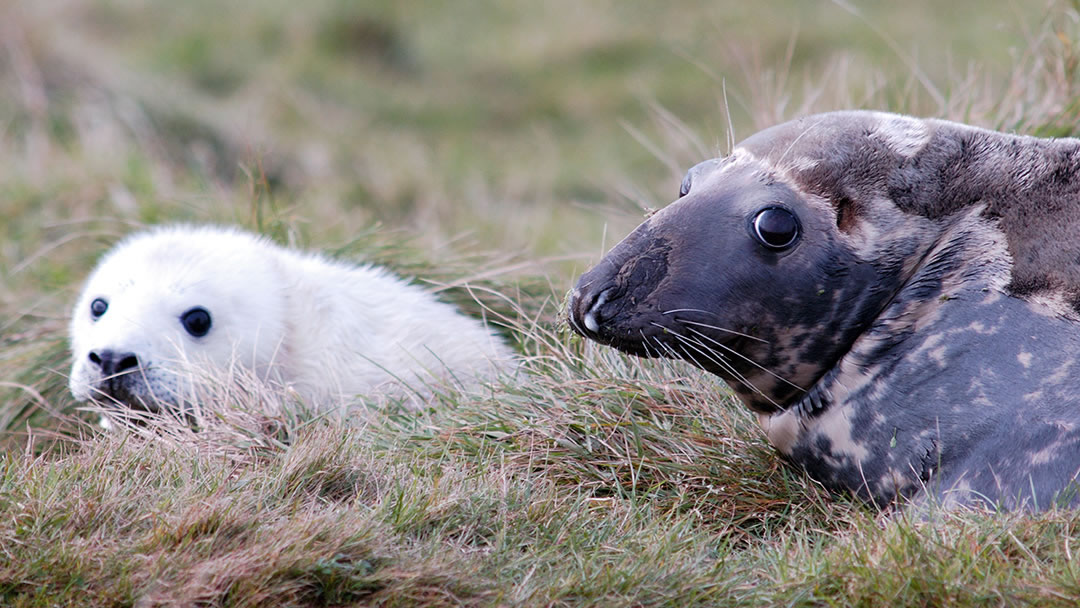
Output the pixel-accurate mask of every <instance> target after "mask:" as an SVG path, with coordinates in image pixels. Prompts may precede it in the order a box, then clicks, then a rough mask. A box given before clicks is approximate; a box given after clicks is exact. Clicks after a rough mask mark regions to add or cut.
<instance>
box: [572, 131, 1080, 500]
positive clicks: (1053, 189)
mask: <svg viewBox="0 0 1080 608" xmlns="http://www.w3.org/2000/svg"><path fill="white" fill-rule="evenodd" d="M682 190H683V192H682V193H681V194H682V197H681V198H680V200H678V201H676V202H675V203H673V204H671V205H669V206H668V207H666V208H664V209H662V210H661V211H660V212H658V213H656V214H655V215H653V216H652V217H651V218H650V219H648V220H647V221H646V222H645V223H643V224H642V225H641V226H640V227H638V229H637V230H635V231H634V232H633V233H632V234H631V235H629V236H628V237H626V239H624V240H623V241H622V242H621V243H619V244H618V245H616V246H615V247H614V248H613V249H612V250H611V251H610V252H609V253H608V254H607V256H606V257H605V258H604V260H602V261H601V262H600V263H599V264H598V265H597V266H596V268H594V269H592V270H590V271H589V272H588V273H586V274H585V275H583V276H582V277H581V279H580V281H579V282H578V285H577V287H576V288H575V290H574V293H573V296H572V298H571V302H570V318H571V323H572V324H573V326H574V327H575V329H577V330H578V331H579V332H581V333H582V334H583V335H585V336H587V337H590V338H593V339H595V340H598V341H600V342H603V343H606V344H610V345H612V346H615V347H616V348H619V349H622V350H625V351H627V352H631V353H634V354H638V355H642V356H670V357H679V358H683V359H687V360H689V361H691V362H693V363H695V364H696V365H698V366H700V367H702V368H704V369H706V370H708V371H711V372H713V373H716V374H717V375H719V376H721V377H722V378H723V379H724V380H726V381H727V382H728V383H729V384H730V385H731V386H732V388H733V389H734V390H735V392H736V393H737V394H738V396H739V397H740V399H742V400H743V401H744V402H745V403H746V404H747V405H748V406H749V407H750V408H751V409H753V410H754V411H755V412H757V414H758V418H759V420H760V422H761V424H762V427H763V428H764V429H765V430H766V433H767V435H768V437H769V440H770V441H771V442H772V443H773V444H774V445H775V446H776V447H777V449H779V450H780V452H781V453H782V454H784V455H785V456H786V457H787V458H789V459H790V460H791V461H792V462H794V463H796V464H798V465H800V466H802V467H804V468H805V469H806V470H807V471H808V472H809V473H810V474H811V475H812V476H814V477H815V478H816V479H818V480H820V481H821V482H822V483H824V484H826V485H828V486H830V487H834V488H838V489H845V490H848V491H851V492H854V493H856V494H858V495H860V496H862V497H864V498H866V499H868V500H871V501H873V502H874V503H876V504H877V505H878V506H881V507H885V506H887V505H890V504H892V503H893V502H894V501H896V500H897V499H900V498H905V497H909V498H917V499H923V498H927V497H931V496H935V497H937V498H940V499H942V500H943V501H944V502H946V503H961V504H974V503H983V504H994V505H998V504H999V505H1002V506H1005V507H1008V508H1017V507H1026V508H1048V507H1050V506H1052V505H1054V504H1061V503H1068V504H1080V495H1078V493H1077V491H1076V490H1077V488H1076V482H1077V476H1078V472H1080V373H1078V370H1080V322H1078V321H1077V320H1076V317H1077V310H1078V309H1080V140H1076V139H1062V140H1049V139H1038V138H1033V137H1019V136H1014V135H1007V134H1003V133H995V132H992V131H986V130H983V129H976V128H972V127H968V126H966V125H959V124H955V123H949V122H945V121H937V120H919V119H915V118H910V117H906V116H896V115H890V114H880V113H872V112H837V113H831V114H822V115H817V116H810V117H807V118H804V119H800V120H797V121H792V122H790V123H786V124H783V125H779V126H777V127H773V128H771V129H768V130H766V131H763V132H761V133H759V134H757V135H755V136H753V137H751V138H750V139H748V140H747V141H746V142H744V143H743V144H741V145H740V146H739V147H737V148H736V149H735V150H734V152H733V153H732V155H731V156H729V157H727V158H723V159H717V160H713V161H706V162H704V163H701V164H700V165H698V166H697V167H695V168H693V169H691V170H690V173H689V175H688V176H687V179H686V180H685V181H684V184H683V189H682Z"/></svg>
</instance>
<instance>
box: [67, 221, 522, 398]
mask: <svg viewBox="0 0 1080 608" xmlns="http://www.w3.org/2000/svg"><path fill="white" fill-rule="evenodd" d="M204 330H205V331H204ZM199 334H204V335H199ZM71 347H72V352H73V357H74V364H73V367H72V371H71V378H70V387H71V391H72V393H73V394H74V396H75V397H76V398H77V399H79V400H87V399H94V400H96V401H99V402H103V403H120V404H124V405H127V406H130V407H135V408H138V409H150V410H154V409H157V407H158V404H159V403H165V404H180V403H183V402H184V401H185V398H186V397H187V396H188V395H190V394H191V390H192V382H193V376H192V374H190V373H188V372H189V371H190V370H191V369H192V367H190V366H199V367H200V368H202V369H205V368H207V367H209V368H211V369H212V370H213V371H227V370H228V369H230V367H233V366H238V367H240V368H242V369H244V370H247V371H251V372H254V373H255V374H257V375H258V377H260V378H265V379H267V380H270V381H272V382H275V383H282V384H285V385H288V386H290V387H291V388H292V389H294V390H295V391H296V392H297V393H298V394H299V395H300V396H301V397H302V398H303V399H305V400H307V401H309V402H310V403H311V404H314V405H317V406H321V407H328V406H335V405H338V404H342V403H345V402H347V401H349V400H350V399H352V398H353V397H356V396H361V397H392V398H398V397H409V396H416V395H423V394H425V393H427V392H428V391H427V390H426V388H425V387H426V386H429V385H431V384H432V383H434V384H437V385H444V384H446V383H447V382H451V383H455V384H459V385H460V384H464V385H466V386H468V385H472V384H474V383H477V382H479V381H482V380H485V379H490V378H493V377H494V376H495V375H496V374H497V373H498V371H499V370H501V369H506V368H507V367H509V366H511V365H512V360H513V357H512V355H511V353H510V350H509V349H508V348H507V347H506V346H505V345H504V344H503V343H502V342H501V340H500V339H499V338H497V337H496V336H495V335H494V334H493V333H492V332H491V331H489V330H488V329H487V328H486V327H485V326H484V325H483V324H482V323H481V322H479V321H477V320H475V319H472V318H469V317H466V316H464V315H462V314H461V313H460V312H458V311H457V310H456V309H455V308H454V307H453V306H451V305H449V304H446V303H443V302H440V301H438V300H437V299H436V298H435V297H434V296H433V295H431V294H430V293H428V292H426V291H424V290H423V289H421V288H420V287H418V286H415V285H412V284H409V283H407V282H406V281H404V280H402V279H400V278H397V277H395V276H393V275H391V274H390V273H389V272H387V271H385V270H383V269H380V268H376V267H372V266H354V265H349V264H344V263H341V262H335V261H332V260H329V259H327V258H325V257H322V256H319V255H314V254H309V253H301V252H297V251H292V250H289V249H285V248H283V247H280V246H277V245H275V244H273V243H271V242H270V241H268V240H266V239H264V238H260V237H257V236H255V235H253V234H249V233H246V232H242V231H239V230H235V229H229V228H218V227H189V226H173V227H162V228H156V229H152V230H149V231H147V232H143V233H139V234H136V235H133V236H131V237H129V238H127V239H126V240H124V241H122V242H121V243H120V244H118V245H117V246H116V247H115V248H114V249H113V250H112V251H111V252H109V253H108V254H107V255H106V256H105V257H104V258H103V259H102V261H101V262H100V263H99V265H98V267H97V269H96V270H95V271H94V272H93V274H92V275H91V276H90V278H89V279H88V280H87V283H86V286H85V288H84V290H83V293H82V295H81V297H80V298H79V301H78V303H77V304H76V306H75V310H74V313H73V317H72V322H71Z"/></svg>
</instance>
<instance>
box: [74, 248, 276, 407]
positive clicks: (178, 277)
mask: <svg viewBox="0 0 1080 608" xmlns="http://www.w3.org/2000/svg"><path fill="white" fill-rule="evenodd" d="M276 253H277V252H276V250H275V249H274V248H273V247H272V246H270V245H269V244H267V243H265V242H263V241H261V240H259V239H258V238H256V237H254V236H251V235H248V234H245V233H241V232H235V231H230V230H225V229H219V228H211V227H205V228H189V227H171V228H164V229H156V230H151V231H148V232H144V233H140V234H137V235H135V236H132V237H129V238H128V239H126V240H124V241H122V242H121V243H120V244H118V245H117V246H116V247H115V248H114V249H113V250H112V251H110V252H109V253H108V254H107V255H106V256H105V257H104V258H103V259H102V260H101V262H100V263H99V264H98V266H97V268H96V269H95V270H94V272H93V273H92V274H91V275H90V278H89V279H88V280H87V282H86V286H85V287H84V289H83V292H82V295H81V296H80V297H79V300H78V303H77V304H76V305H75V309H74V311H73V314H72V320H71V328H70V331H71V350H72V355H73V365H72V368H71V377H70V380H69V386H70V388H71V392H72V394H73V395H74V396H75V398H76V399H78V400H80V401H86V400H94V401H97V402H99V403H102V404H106V405H109V404H113V405H116V404H119V405H125V406H128V407H132V408H136V409H146V410H150V411H157V410H158V409H159V406H160V405H161V404H163V403H164V404H176V405H179V404H181V403H182V402H183V401H184V398H185V395H189V394H191V389H192V382H194V378H195V377H196V376H195V375H193V374H192V373H191V370H192V369H194V368H193V367H192V366H212V367H215V368H220V369H221V370H226V369H228V367H229V366H231V365H240V366H243V367H244V368H248V369H251V370H254V371H256V372H259V371H260V370H265V369H266V368H267V367H268V366H269V365H270V364H271V363H272V362H273V360H274V359H275V357H281V356H284V353H280V352H279V349H280V348H282V340H283V337H284V336H285V335H286V333H285V332H286V324H287V323H288V319H286V318H285V317H286V314H285V309H284V306H285V301H284V297H283V293H282V291H283V286H282V285H281V282H282V281H281V279H280V277H279V276H278V271H279V270H278V267H277V261H276V258H277V256H276ZM215 371H217V370H215Z"/></svg>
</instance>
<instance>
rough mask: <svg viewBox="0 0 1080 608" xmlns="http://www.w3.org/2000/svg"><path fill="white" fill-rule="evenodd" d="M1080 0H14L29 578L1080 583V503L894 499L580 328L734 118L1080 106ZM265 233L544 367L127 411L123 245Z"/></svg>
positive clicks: (5, 65) (15, 257)
mask: <svg viewBox="0 0 1080 608" xmlns="http://www.w3.org/2000/svg"><path fill="white" fill-rule="evenodd" d="M1077 23H1078V17H1077V7H1076V6H1075V5H1073V4H1069V3H1063V2H1051V3H1049V4H1047V5H1045V6H1044V5H1036V4H1034V3H1028V4H1025V5H1024V6H1019V5H1016V6H1005V7H1001V8H999V7H988V6H986V5H984V4H983V3H974V2H955V3H950V4H949V5H948V6H942V5H940V3H929V2H920V3H915V4H911V3H908V4H906V5H904V6H903V7H900V6H896V7H887V6H871V5H867V6H862V5H849V4H848V3H842V2H834V3H822V4H807V3H794V2H777V3H772V4H770V5H767V6H758V5H751V4H748V3H731V4H730V5H723V4H719V5H718V4H716V3H708V2H696V1H692V0H691V1H687V2H682V3H678V4H677V5H670V4H663V5H661V4H657V5H653V4H650V3H636V2H614V1H612V2H596V3H587V4H582V3H571V2H554V3H548V2H545V3H534V4H529V5H524V4H522V5H511V4H505V3H490V2H469V3H453V4H446V5H441V4H432V3H420V2H365V3H361V4H357V3H350V2H343V1H340V0H317V1H315V2H311V3H308V4H306V5H305V8H304V10H303V11H298V10H293V9H291V8H290V5H289V3H284V2H274V1H271V2H233V3H225V4H222V3H216V2H215V3H212V2H209V1H207V0H193V1H192V2H185V3H164V2H150V3H127V2H105V1H91V0H74V1H68V2H64V3H58V2H56V3H54V2H33V3H31V2H11V3H7V4H5V5H4V6H3V7H0V41H2V44H0V217H2V218H3V219H2V220H0V429H3V432H2V433H0V603H3V604H6V605H15V606H53V605H105V606H111V605H117V606H127V605H154V604H176V605H194V604H199V605H228V606H254V605H343V604H350V603H360V604H385V605H417V604H422V605H477V606H490V605H605V606H606V605H650V606H651V605H658V606H659V605H672V606H685V605H710V606H712V605H754V606H756V605H786V606H879V605H911V606H956V605H960V606H986V605H991V606H997V605H1002V606H1016V605H1039V606H1044V605H1048V606H1054V605H1060V606H1072V605H1075V598H1077V597H1078V596H1080V566H1078V565H1077V564H1078V563H1080V561H1078V560H1077V559H1075V558H1074V555H1073V554H1074V552H1075V551H1077V550H1078V549H1080V533H1078V532H1077V526H1078V525H1080V518H1078V517H1077V516H1076V514H1075V513H1074V512H1071V511H1060V512H1050V513H1044V514H1039V515H1030V514H1012V515H990V514H985V513H949V514H940V515H939V516H937V517H935V518H933V519H920V520H912V519H909V518H907V517H905V516H903V515H896V516H891V517H885V516H882V515H879V514H877V513H875V512H874V511H872V510H871V509H869V508H867V507H866V506H864V505H861V504H858V503H856V502H853V501H852V500H850V499H848V498H845V497H843V496H835V495H830V494H829V493H827V492H825V491H823V490H822V489H821V488H820V487H818V486H816V485H815V484H814V483H812V482H811V481H809V480H808V479H807V478H805V477H804V476H803V475H802V474H800V473H799V472H798V471H795V470H792V469H790V468H788V467H786V466H785V465H783V464H782V463H781V462H780V461H779V459H778V458H777V456H776V454H775V453H774V451H773V450H772V449H771V448H770V447H769V446H768V444H767V443H766V441H765V440H764V438H763V436H762V434H761V433H760V431H759V430H758V429H757V427H756V424H755V423H754V421H753V420H752V418H751V416H750V415H749V414H748V412H746V411H745V408H743V407H742V406H740V405H739V404H737V403H735V402H734V401H733V400H732V398H731V397H730V395H729V394H728V393H727V392H726V391H725V390H724V389H723V387H721V386H720V385H719V384H718V383H717V382H716V381H715V380H714V379H713V378H711V377H709V376H707V375H704V374H702V373H700V372H698V371H696V370H693V369H690V368H688V367H686V366H683V365H680V364H677V363H672V362H657V361H647V362H643V361H638V360H634V359H628V358H626V357H623V356H621V355H619V354H618V353H615V352H613V351H611V350H609V349H603V348H601V347H598V346H596V345H594V344H590V343H584V342H582V341H580V340H579V339H577V338H575V337H573V336H572V335H570V334H569V333H568V332H567V331H566V330H565V328H564V327H562V326H561V325H560V323H559V318H558V309H559V306H560V303H561V301H562V298H563V295H564V294H565V292H566V290H567V289H568V288H569V287H570V285H571V284H572V282H573V280H574V278H575V277H576V276H577V274H579V273H580V272H581V271H582V270H584V269H585V268H586V267H587V265H588V264H589V263H590V262H591V261H594V260H596V259H597V258H598V256H599V255H600V254H601V253H602V251H603V250H604V249H606V248H607V247H610V246H611V245H612V244H613V243H614V242H615V241H616V240H617V239H618V238H620V237H621V236H622V235H623V234H625V233H626V232H627V231H629V230H630V229H631V228H632V227H633V226H634V225H635V224H636V223H637V222H638V221H640V219H641V216H642V213H643V212H644V211H645V210H646V209H648V208H656V207H659V206H661V205H663V204H665V203H666V202H667V201H669V200H670V199H671V198H673V194H674V192H675V190H676V188H677V187H678V184H679V181H680V179H681V177H682V172H683V171H685V169H686V168H687V167H689V166H690V165H692V164H694V163H695V162H697V161H699V160H702V159H703V158H705V157H708V156H713V155H716V154H718V153H721V152H724V151H725V150H727V148H728V146H729V144H728V142H729V140H731V139H735V140H738V139H741V138H743V137H745V136H747V135H749V134H750V133H752V132H753V131H754V130H756V129H758V128H762V127H765V126H768V125H770V124H774V123H775V122H778V121H781V120H784V119H787V118H790V117H792V116H795V115H798V114H801V113H805V112H808V111H819V110H827V109H835V108H847V107H868V108H875V109H889V110H895V111H904V112H909V113H915V114H920V115H930V116H942V117H948V118H953V119H958V120H965V121H968V122H972V123H975V124H979V125H983V126H988V127H994V128H1001V129H1010V130H1017V131H1022V132H1026V133H1033V134H1041V135H1070V134H1074V133H1075V132H1076V131H1077V127H1076V125H1077V124H1080V121H1078V120H1077V118H1078V115H1080V107H1078V106H1077V103H1076V101H1075V100H1076V99H1078V98H1080V95H1077V87H1078V86H1080V82H1078V76H1077V66H1078V64H1080V63H1078V62H1080V52H1078V51H1077V48H1076V45H1077V40H1080V36H1078V27H1080V26H1078V25H1077ZM165 221H197V222H205V221H215V222H228V223H237V224H240V225H243V226H246V227H248V228H252V229H255V230H258V231H260V232H263V233H266V234H268V235H270V236H271V237H272V238H274V239H276V240H278V241H279V242H282V243H286V244H290V245H295V246H300V247H310V248H314V249H318V250H321V251H324V252H327V253H328V254H330V255H333V256H336V257H341V258H344V259H350V260H371V261H375V262H378V263H382V264H386V265H388V266H390V267H392V268H393V269H395V270H396V271H398V272H400V273H402V274H405V275H408V276H412V277H415V278H416V280H418V281H420V282H423V283H425V284H428V285H430V286H431V287H432V288H433V289H437V290H438V291H439V294H440V296H441V297H443V298H446V299H447V300H448V301H452V302H454V303H455V304H458V305H459V306H461V307H462V308H463V309H464V310H465V311H466V312H468V313H469V314H473V315H480V314H485V315H487V316H488V317H489V318H492V319H495V320H496V321H497V322H498V323H499V324H500V325H501V326H502V327H503V331H504V333H505V335H506V336H507V338H508V340H510V341H511V342H512V343H513V344H514V345H515V348H517V350H518V351H519V352H520V353H521V354H522V357H523V360H524V369H523V371H522V373H521V374H519V375H518V377H516V378H512V379H507V380H506V381H505V382H504V383H503V384H502V385H500V386H497V387H494V388H493V389H492V390H490V391H488V392H486V393H483V394H457V393H446V394H444V395H440V396H438V398H436V399H435V400H433V402H432V403H431V404H430V407H429V408H427V409H426V410H424V411H422V412H418V413H405V412H399V411H393V410H386V411H368V410H365V409H363V408H362V407H361V408H359V409H358V410H357V411H356V412H355V413H354V415H353V416H352V417H351V418H350V419H349V420H341V419H339V417H336V416H320V415H317V414H315V413H313V412H308V411H305V410H304V409H303V408H302V407H298V406H297V404H295V403H291V402H290V401H289V399H288V395H282V394H279V393H275V392H273V391H269V390H267V389H266V388H265V387H262V386H260V385H258V384H257V383H250V382H246V381H245V380H244V379H243V378H234V379H232V381H230V382H223V383H222V384H221V385H220V390H217V391H214V392H212V393H211V394H209V395H207V396H206V398H205V400H204V402H203V403H201V404H200V406H201V412H200V425H199V427H198V430H197V431H196V430H194V429H192V428H190V427H188V426H185V425H182V424H178V423H177V422H176V421H172V420H168V419H154V420H150V421H148V422H147V423H146V424H145V425H143V426H137V427H133V428H130V429H123V430H120V431H118V432H111V433H102V432H100V431H99V430H98V429H97V428H96V427H95V426H94V424H93V422H94V420H95V416H94V414H93V413H92V412H85V411H82V410H80V409H78V407H77V404H74V403H72V401H71V398H70V396H69V395H68V394H67V390H66V378H65V374H66V371H67V368H68V366H69V363H68V358H69V356H70V355H69V354H68V352H67V346H66V337H65V332H66V317H67V314H68V307H69V306H70V304H71V302H73V301H74V299H75V296H76V295H77V292H78V289H79V286H80V281H81V280H82V279H83V277H85V275H86V273H87V272H88V271H89V269H90V268H91V267H92V265H93V263H94V260H95V259H96V258H97V257H98V256H99V255H101V254H102V253H103V252H104V251H105V250H106V249H107V248H108V247H109V246H110V245H111V244H112V243H113V242H115V240H116V239H118V238H119V237H121V236H122V235H123V234H126V233H128V232H130V231H131V230H133V229H135V228H137V227H139V226H142V225H146V224H151V223H158V222H165Z"/></svg>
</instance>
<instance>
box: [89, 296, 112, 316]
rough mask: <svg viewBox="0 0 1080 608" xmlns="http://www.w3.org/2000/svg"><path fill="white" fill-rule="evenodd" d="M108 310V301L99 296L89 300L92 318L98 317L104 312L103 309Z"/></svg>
mask: <svg viewBox="0 0 1080 608" xmlns="http://www.w3.org/2000/svg"><path fill="white" fill-rule="evenodd" d="M106 310H109V303H108V302H106V301H105V300H102V299H101V298H94V301H93V302H90V315H91V316H92V317H94V319H100V318H101V315H103V314H105V311H106Z"/></svg>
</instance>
